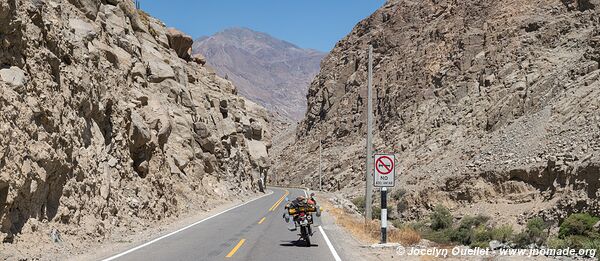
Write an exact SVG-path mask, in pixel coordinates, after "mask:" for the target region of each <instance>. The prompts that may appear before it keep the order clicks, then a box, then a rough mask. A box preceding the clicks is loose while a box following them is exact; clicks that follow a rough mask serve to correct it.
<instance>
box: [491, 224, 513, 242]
mask: <svg viewBox="0 0 600 261" xmlns="http://www.w3.org/2000/svg"><path fill="white" fill-rule="evenodd" d="M513 232H514V230H513V227H512V226H510V225H502V226H500V227H497V228H493V229H492V230H491V232H490V233H491V234H492V240H498V241H500V242H508V241H509V240H511V239H512V238H513Z"/></svg>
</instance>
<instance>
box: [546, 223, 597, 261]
mask: <svg viewBox="0 0 600 261" xmlns="http://www.w3.org/2000/svg"><path fill="white" fill-rule="evenodd" d="M599 221H600V218H599V217H596V216H592V215H590V214H588V213H575V214H571V215H570V216H569V217H567V218H566V219H565V220H564V221H563V222H562V223H561V224H560V230H559V232H558V236H557V237H552V238H550V239H548V247H551V248H566V247H570V248H574V249H596V253H600V231H598V230H597V229H596V228H594V225H595V224H597V223H598V222H599ZM597 258H598V260H600V256H599V257H597Z"/></svg>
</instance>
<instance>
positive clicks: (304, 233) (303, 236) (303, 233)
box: [300, 226, 310, 247]
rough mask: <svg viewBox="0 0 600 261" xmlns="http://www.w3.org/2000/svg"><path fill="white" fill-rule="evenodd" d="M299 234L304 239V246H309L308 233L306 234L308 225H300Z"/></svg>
mask: <svg viewBox="0 0 600 261" xmlns="http://www.w3.org/2000/svg"><path fill="white" fill-rule="evenodd" d="M300 235H301V236H302V239H304V243H306V247H310V234H308V227H305V226H302V227H300Z"/></svg>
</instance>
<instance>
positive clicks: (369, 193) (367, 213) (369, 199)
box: [365, 45, 373, 221]
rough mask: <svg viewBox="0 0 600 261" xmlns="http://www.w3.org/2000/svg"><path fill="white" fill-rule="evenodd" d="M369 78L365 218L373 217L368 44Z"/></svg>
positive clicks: (371, 100)
mask: <svg viewBox="0 0 600 261" xmlns="http://www.w3.org/2000/svg"><path fill="white" fill-rule="evenodd" d="M368 70H369V76H368V77H369V78H368V83H367V172H366V175H367V177H366V183H367V184H366V188H365V220H367V221H370V220H371V219H372V218H373V215H372V213H371V212H372V208H371V202H372V200H373V140H372V139H373V137H372V135H373V93H372V90H371V89H372V82H373V46H372V45H369V69H368Z"/></svg>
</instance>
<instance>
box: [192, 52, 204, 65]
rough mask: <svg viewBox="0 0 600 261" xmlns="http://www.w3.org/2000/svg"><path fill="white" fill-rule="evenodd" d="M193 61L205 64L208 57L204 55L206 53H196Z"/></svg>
mask: <svg viewBox="0 0 600 261" xmlns="http://www.w3.org/2000/svg"><path fill="white" fill-rule="evenodd" d="M192 61H194V62H195V63H197V64H200V65H205V64H206V57H204V55H202V54H199V53H197V54H194V56H192Z"/></svg>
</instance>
